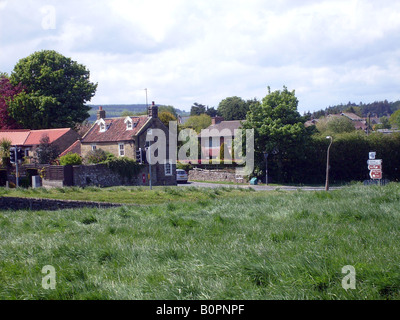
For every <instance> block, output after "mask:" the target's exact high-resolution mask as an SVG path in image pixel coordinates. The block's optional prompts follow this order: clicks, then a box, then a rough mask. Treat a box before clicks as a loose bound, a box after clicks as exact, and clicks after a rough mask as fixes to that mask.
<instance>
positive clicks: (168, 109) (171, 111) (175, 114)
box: [158, 106, 178, 119]
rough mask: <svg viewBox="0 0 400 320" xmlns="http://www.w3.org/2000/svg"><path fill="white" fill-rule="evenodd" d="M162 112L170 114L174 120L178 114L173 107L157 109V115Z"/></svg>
mask: <svg viewBox="0 0 400 320" xmlns="http://www.w3.org/2000/svg"><path fill="white" fill-rule="evenodd" d="M163 111H166V112H169V113H171V114H172V115H173V116H174V117H175V119H177V118H178V112H177V111H176V109H175V108H174V107H173V106H160V107H158V113H159V114H160V112H163Z"/></svg>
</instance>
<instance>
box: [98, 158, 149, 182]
mask: <svg viewBox="0 0 400 320" xmlns="http://www.w3.org/2000/svg"><path fill="white" fill-rule="evenodd" d="M105 163H106V164H107V166H108V167H109V168H110V169H111V171H113V172H116V173H118V174H119V175H120V176H121V178H127V179H128V180H131V179H132V178H133V177H135V176H136V175H137V174H138V173H139V172H140V168H141V167H142V165H141V164H139V163H137V162H136V161H135V160H132V159H129V158H126V157H123V158H114V159H111V160H108V161H106V162H105Z"/></svg>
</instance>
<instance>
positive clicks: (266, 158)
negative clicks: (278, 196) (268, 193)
mask: <svg viewBox="0 0 400 320" xmlns="http://www.w3.org/2000/svg"><path fill="white" fill-rule="evenodd" d="M264 159H265V184H266V185H268V152H264Z"/></svg>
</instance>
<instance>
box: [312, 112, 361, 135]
mask: <svg viewBox="0 0 400 320" xmlns="http://www.w3.org/2000/svg"><path fill="white" fill-rule="evenodd" d="M316 127H317V129H318V131H319V132H320V133H321V134H325V135H331V136H334V135H335V134H338V133H345V132H353V131H355V130H356V128H355V127H354V124H353V122H352V121H351V120H350V119H349V118H347V117H345V116H340V117H336V116H331V117H326V118H321V119H319V121H318V122H317V124H316Z"/></svg>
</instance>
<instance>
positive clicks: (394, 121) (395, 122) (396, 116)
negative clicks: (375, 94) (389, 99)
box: [389, 109, 400, 128]
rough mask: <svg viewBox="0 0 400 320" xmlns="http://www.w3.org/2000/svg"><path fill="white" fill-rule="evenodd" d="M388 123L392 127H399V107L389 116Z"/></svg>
mask: <svg viewBox="0 0 400 320" xmlns="http://www.w3.org/2000/svg"><path fill="white" fill-rule="evenodd" d="M389 121H390V124H391V125H392V127H397V128H400V109H399V110H397V111H395V112H394V113H393V114H392V115H391V116H390V119H389Z"/></svg>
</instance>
